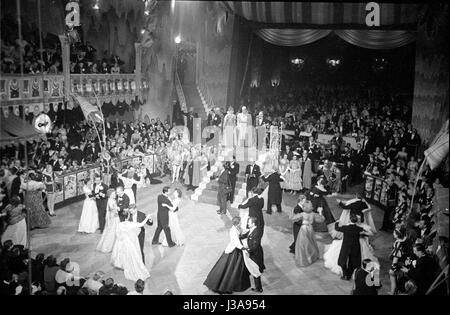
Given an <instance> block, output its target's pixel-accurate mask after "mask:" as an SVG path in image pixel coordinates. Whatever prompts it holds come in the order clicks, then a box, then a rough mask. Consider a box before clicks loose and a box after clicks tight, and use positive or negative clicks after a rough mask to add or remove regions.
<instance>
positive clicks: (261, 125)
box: [255, 112, 267, 150]
mask: <svg viewBox="0 0 450 315" xmlns="http://www.w3.org/2000/svg"><path fill="white" fill-rule="evenodd" d="M266 123H267V121H266V119H265V118H264V113H263V112H259V113H258V115H257V116H256V117H255V127H256V128H255V129H256V138H257V140H256V144H257V149H258V150H262V148H263V147H265V146H266V143H265V141H264V140H265V139H266Z"/></svg>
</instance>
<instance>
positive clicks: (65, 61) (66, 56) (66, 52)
mask: <svg viewBox="0 0 450 315" xmlns="http://www.w3.org/2000/svg"><path fill="white" fill-rule="evenodd" d="M59 40H60V41H61V58H62V68H63V76H64V91H63V92H64V97H65V99H66V100H67V99H68V98H69V95H70V92H71V88H70V87H71V84H72V83H71V82H70V44H69V39H68V38H67V36H65V35H59Z"/></svg>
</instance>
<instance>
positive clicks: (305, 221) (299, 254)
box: [292, 200, 325, 267]
mask: <svg viewBox="0 0 450 315" xmlns="http://www.w3.org/2000/svg"><path fill="white" fill-rule="evenodd" d="M312 210H313V206H312V203H311V201H309V200H307V201H305V202H304V203H303V212H300V213H297V214H295V215H294V217H293V218H292V219H293V220H297V219H299V220H301V221H302V226H301V227H300V230H299V232H298V235H297V240H296V241H295V263H296V265H297V266H299V267H306V266H309V265H311V264H312V263H314V262H315V261H317V260H318V259H319V258H320V257H319V247H318V246H317V242H316V238H315V234H314V229H313V226H312V224H313V223H314V222H319V223H320V222H323V221H325V218H324V217H323V216H322V210H319V213H314V212H312Z"/></svg>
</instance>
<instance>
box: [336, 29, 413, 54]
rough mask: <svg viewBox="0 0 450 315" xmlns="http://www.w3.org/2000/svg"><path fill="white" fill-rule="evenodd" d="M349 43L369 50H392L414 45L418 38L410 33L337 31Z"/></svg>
mask: <svg viewBox="0 0 450 315" xmlns="http://www.w3.org/2000/svg"><path fill="white" fill-rule="evenodd" d="M334 33H335V34H336V35H337V36H339V37H340V38H341V39H343V40H345V41H346V42H347V43H350V44H353V45H356V46H359V47H363V48H368V49H392V48H398V47H401V46H404V45H407V44H409V43H412V42H413V41H414V40H415V39H416V36H415V34H414V33H412V32H409V31H390V30H389V31H387V30H335V31H334Z"/></svg>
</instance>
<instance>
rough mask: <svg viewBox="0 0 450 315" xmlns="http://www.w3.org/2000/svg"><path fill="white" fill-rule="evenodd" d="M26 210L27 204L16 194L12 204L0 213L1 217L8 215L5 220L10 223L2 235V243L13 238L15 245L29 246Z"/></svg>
mask: <svg viewBox="0 0 450 315" xmlns="http://www.w3.org/2000/svg"><path fill="white" fill-rule="evenodd" d="M24 210H25V206H24V205H23V204H22V203H21V202H20V197H19V196H14V197H12V198H11V202H10V204H9V205H7V206H6V208H5V209H3V211H2V212H1V213H0V218H1V217H6V220H5V221H6V223H7V224H8V226H7V227H6V230H5V232H4V233H3V235H2V236H1V240H2V244H3V243H4V242H5V241H7V240H11V241H12V242H13V244H14V245H23V246H24V247H26V246H27V223H26V219H25V216H26V215H25V213H24Z"/></svg>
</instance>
